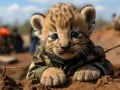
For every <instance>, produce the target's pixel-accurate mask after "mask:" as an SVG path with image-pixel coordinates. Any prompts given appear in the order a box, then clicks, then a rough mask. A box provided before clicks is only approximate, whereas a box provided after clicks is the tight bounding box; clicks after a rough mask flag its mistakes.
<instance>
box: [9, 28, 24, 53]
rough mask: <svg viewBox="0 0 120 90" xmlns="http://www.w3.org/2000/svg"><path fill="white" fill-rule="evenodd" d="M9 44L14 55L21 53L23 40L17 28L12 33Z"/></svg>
mask: <svg viewBox="0 0 120 90" xmlns="http://www.w3.org/2000/svg"><path fill="white" fill-rule="evenodd" d="M11 42H12V45H13V48H14V50H15V52H16V53H20V52H22V51H23V39H22V37H21V35H20V34H19V32H18V29H17V28H14V29H13V31H12V35H11Z"/></svg>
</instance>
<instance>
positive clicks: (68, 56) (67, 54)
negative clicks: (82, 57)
mask: <svg viewBox="0 0 120 90" xmlns="http://www.w3.org/2000/svg"><path fill="white" fill-rule="evenodd" d="M56 55H57V56H58V57H59V58H61V59H64V60H68V59H71V58H73V57H75V54H74V53H63V54H56Z"/></svg>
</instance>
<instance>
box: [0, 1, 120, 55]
mask: <svg viewBox="0 0 120 90" xmlns="http://www.w3.org/2000/svg"><path fill="white" fill-rule="evenodd" d="M58 2H64V3H72V4H74V5H76V6H78V7H82V6H84V5H86V4H90V5H93V6H94V7H95V9H96V14H97V15H96V28H95V31H96V30H97V31H100V32H103V31H102V30H103V29H104V30H111V29H112V30H114V31H117V32H118V31H119V30H120V6H119V4H120V1H119V0H109V1H108V0H104V1H103V0H24V1H22V0H4V1H3V0H0V54H3V55H4V54H11V53H12V54H13V53H21V52H22V53H26V52H27V53H30V54H31V55H33V53H34V46H35V44H36V42H37V41H38V40H39V39H38V38H36V37H35V36H34V35H33V34H34V33H33V30H32V28H31V26H30V22H29V20H30V17H31V15H32V14H33V13H36V12H40V13H44V12H45V11H46V10H47V9H48V8H49V7H50V6H51V5H53V4H55V3H58ZM100 32H99V34H100ZM110 32H111V31H110ZM99 34H96V33H95V34H93V35H92V39H93V40H94V41H95V43H97V44H99V45H103V47H104V48H106V47H108V46H107V45H106V44H101V42H100V38H101V37H102V38H103V36H100V35H99ZM118 34H119V32H118ZM102 35H103V34H102ZM106 35H108V37H110V34H108V32H107V33H106V34H105V36H106ZM112 36H114V35H112ZM98 39H99V40H98ZM108 39H109V38H108ZM102 40H104V42H105V43H106V42H107V41H105V39H104V38H103V39H102ZM32 41H33V42H32ZM113 41H114V40H113ZM102 43H103V42H102ZM118 43H119V41H117V44H118ZM115 44H116V43H115ZM105 45H106V46H105ZM113 45H114V44H113ZM109 47H112V45H111V46H109Z"/></svg>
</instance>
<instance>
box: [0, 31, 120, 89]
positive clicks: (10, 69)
mask: <svg viewBox="0 0 120 90" xmlns="http://www.w3.org/2000/svg"><path fill="white" fill-rule="evenodd" d="M91 39H92V40H93V41H94V42H95V43H96V45H100V46H102V47H103V48H104V50H107V49H109V48H111V47H113V46H115V45H118V44H120V32H118V31H115V30H103V29H100V30H96V31H94V33H93V34H92V35H91ZM11 56H15V57H16V58H17V59H18V62H17V63H12V64H7V65H4V66H3V65H0V90H120V47H118V48H116V49H113V50H111V51H109V52H107V53H106V58H107V59H109V60H110V61H111V63H112V64H113V66H114V70H115V77H114V78H110V77H109V76H104V77H101V78H100V79H98V80H96V81H92V82H79V81H75V80H73V79H72V77H71V78H70V79H69V80H68V81H67V82H66V84H64V85H61V86H58V87H44V86H43V85H41V84H37V82H36V81H34V80H32V81H31V80H26V79H25V76H26V73H27V70H28V66H29V64H30V62H31V58H32V56H31V55H30V54H28V53H20V54H14V53H12V54H11ZM5 67H6V68H5Z"/></svg>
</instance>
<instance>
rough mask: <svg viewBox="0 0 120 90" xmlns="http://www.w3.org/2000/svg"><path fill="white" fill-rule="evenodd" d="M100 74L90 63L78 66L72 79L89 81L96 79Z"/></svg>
mask: <svg viewBox="0 0 120 90" xmlns="http://www.w3.org/2000/svg"><path fill="white" fill-rule="evenodd" d="M100 75H101V72H100V71H99V70H98V69H97V68H96V67H94V66H92V65H86V66H83V67H81V68H79V69H78V70H77V71H76V72H75V74H74V79H76V80H79V81H91V80H95V79H98V78H99V77H100Z"/></svg>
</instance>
